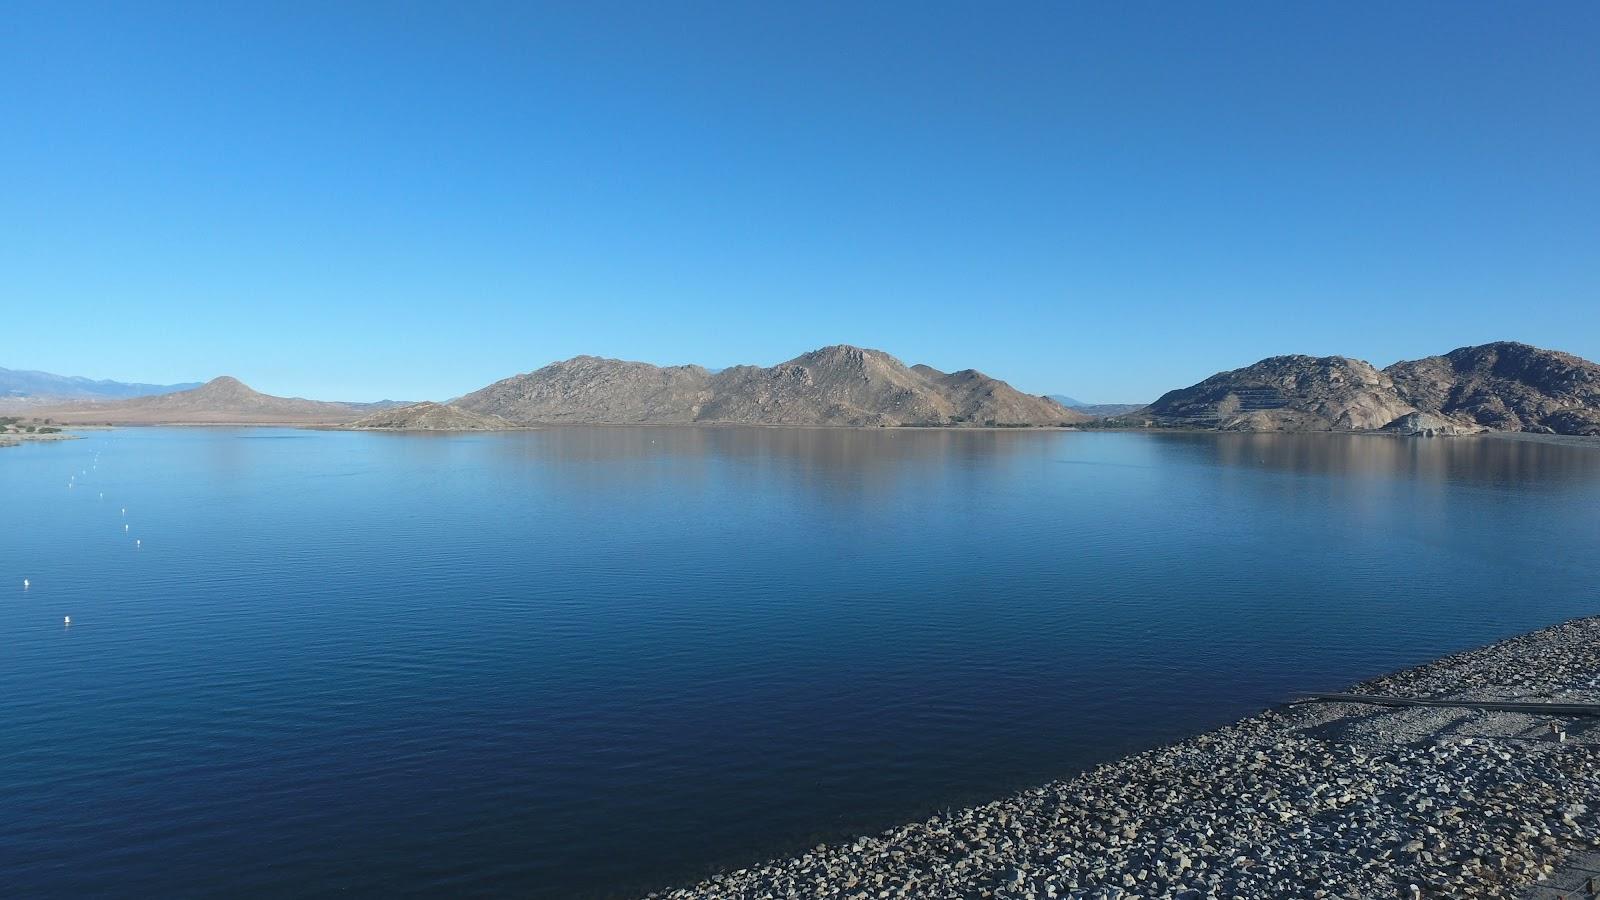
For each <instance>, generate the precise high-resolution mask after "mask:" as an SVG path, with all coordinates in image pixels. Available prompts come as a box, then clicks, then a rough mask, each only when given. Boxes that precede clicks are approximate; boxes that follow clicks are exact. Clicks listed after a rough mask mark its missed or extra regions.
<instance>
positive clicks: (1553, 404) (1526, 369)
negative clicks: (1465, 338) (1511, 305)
mask: <svg viewBox="0 0 1600 900" xmlns="http://www.w3.org/2000/svg"><path fill="white" fill-rule="evenodd" d="M1384 373H1385V374H1386V375H1388V376H1390V377H1391V378H1392V379H1393V380H1394V385H1395V388H1396V389H1397V390H1398V391H1399V393H1400V396H1401V397H1403V398H1405V400H1406V401H1407V402H1409V403H1411V404H1412V405H1414V406H1416V407H1417V408H1418V409H1426V410H1431V411H1437V412H1440V413H1443V414H1444V415H1447V416H1452V417H1454V418H1457V419H1462V420H1465V421H1469V422H1475V423H1477V424H1479V425H1482V426H1485V427H1487V428H1491V429H1494V430H1496V431H1537V432H1546V433H1550V432H1553V433H1556V434H1586V435H1600V365H1596V364H1594V363H1592V362H1589V361H1588V360H1586V359H1582V358H1580V357H1577V356H1573V355H1572V354H1570V353H1561V352H1559V351H1555V350H1541V349H1539V348H1538V347H1531V346H1529V345H1527V344H1518V343H1514V342H1510V341H1502V342H1500V343H1494V344H1484V345H1482V346H1478V347H1462V348H1460V349H1458V350H1452V351H1451V352H1449V353H1446V354H1445V355H1444V356H1430V357H1428V358H1427V359H1419V360H1413V361H1409V362H1399V363H1395V364H1394V365H1392V366H1390V367H1389V368H1387V369H1384Z"/></svg>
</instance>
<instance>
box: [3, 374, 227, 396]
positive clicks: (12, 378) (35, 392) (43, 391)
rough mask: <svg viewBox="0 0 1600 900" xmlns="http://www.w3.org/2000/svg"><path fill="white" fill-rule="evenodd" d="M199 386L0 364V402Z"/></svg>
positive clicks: (167, 391)
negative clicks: (64, 373) (47, 370)
mask: <svg viewBox="0 0 1600 900" xmlns="http://www.w3.org/2000/svg"><path fill="white" fill-rule="evenodd" d="M199 386H200V383H199V382H198V381H196V382H191V383H189V384H137V383H132V382H123V381H107V380H99V381H97V380H95V379H92V378H83V377H80V376H77V375H52V374H50V373H49V372H33V371H26V370H19V369H4V368H0V402H5V401H18V402H22V403H29V404H37V403H46V402H56V401H62V400H126V399H128V398H130V397H147V396H151V395H155V394H170V393H172V392H173V391H185V390H189V389H190V388H196V387H199Z"/></svg>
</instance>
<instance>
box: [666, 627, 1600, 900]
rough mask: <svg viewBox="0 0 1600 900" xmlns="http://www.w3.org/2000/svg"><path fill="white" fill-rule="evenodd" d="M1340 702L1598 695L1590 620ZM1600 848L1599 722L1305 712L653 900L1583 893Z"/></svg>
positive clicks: (1357, 708) (1461, 656)
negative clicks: (1558, 734)
mask: <svg viewBox="0 0 1600 900" xmlns="http://www.w3.org/2000/svg"><path fill="white" fill-rule="evenodd" d="M1348 690H1349V692H1350V693H1356V694H1383V695H1394V696H1403V697H1413V698H1428V699H1448V700H1492V701H1509V700H1527V701H1534V702H1555V701H1563V702H1574V703H1600V616H1593V617H1587V618H1580V619H1573V620H1570V621H1568V622H1563V623H1561V624H1558V625H1553V626H1550V627H1548V628H1543V629H1540V630H1538V631H1534V632H1530V633H1527V634H1523V635H1520V636H1517V637H1512V638H1508V639H1506V640H1502V641H1498V642H1496V643H1493V644H1490V645H1488V646H1485V647H1480V648H1477V649H1474V650H1468V651H1465V652H1462V653H1457V654H1453V655H1450V656H1445V657H1442V658H1440V659H1437V660H1434V661H1432V662H1429V663H1424V664H1422V665H1420V666H1416V667H1414V668H1411V669H1404V670H1401V671H1398V672H1393V673H1390V674H1388V675H1383V676H1379V677H1377V678H1374V679H1371V680H1368V681H1364V682H1361V683H1359V684H1356V685H1354V686H1352V687H1351V688H1349V689H1348ZM1552 722H1556V723H1558V724H1559V726H1560V727H1561V728H1562V729H1563V730H1564V733H1565V737H1564V740H1561V741H1559V742H1558V741H1556V740H1555V739H1554V737H1553V736H1552V733H1551V731H1550V729H1549V725H1550V724H1551V723H1552ZM1597 851H1600V717H1594V718H1583V717H1558V716H1551V715H1548V714H1535V713H1526V712H1503V711H1494V710H1483V709H1463V708H1450V707H1421V708H1388V707H1381V706H1374V705H1369V704H1364V703H1354V702H1318V703H1307V704H1298V705H1288V706H1283V707H1278V708H1274V709H1269V710H1267V711H1265V712H1263V713H1261V714H1259V715H1255V716H1251V717H1248V718H1245V719H1242V720H1240V721H1238V722H1235V723H1233V724H1231V725H1226V726H1223V727H1222V728H1218V729H1215V730H1213V731H1209V732H1206V733H1204V734H1200V735H1196V736H1194V737H1192V738H1188V739H1186V740H1182V741H1179V742H1177V743H1174V744H1170V745H1167V746H1163V747H1158V748H1155V749H1152V750H1147V751H1144V752H1142V753H1137V754H1134V755H1132V756H1127V757H1124V758H1122V759H1120V760H1116V761H1114V762H1111V763H1107V764H1105V765H1102V766H1099V767H1096V768H1094V769H1091V770H1089V771H1087V772H1085V773H1083V774H1081V775H1079V776H1077V777H1074V778H1070V779H1067V780H1064V781H1057V782H1051V783H1049V784H1046V785H1043V786H1040V787H1036V788H1032V789H1029V790H1025V791H1023V792H1021V793H1019V794H1015V795H1013V796H1010V797H1007V798H1005V799H1001V800H996V801H994V802H991V803H988V804H985V805H981V806H974V807H969V808H967V809H963V810H959V811H956V812H954V813H952V814H950V815H949V816H948V817H947V818H946V817H939V816H935V817H932V818H929V819H927V820H924V821H921V822H913V823H909V824H905V825H901V826H898V827H896V828H891V829H889V830H888V831H885V832H883V833H881V834H877V835H866V836H862V837H859V838H857V839H855V840H853V841H850V842H848V843H841V844H837V845H832V846H818V847H817V848H815V849H813V850H812V851H810V852H808V853H804V854H801V855H799V856H796V857H793V858H790V859H785V860H773V861H770V862H766V863H762V864H758V865H754V866H751V867H748V868H745V869H740V870H738V871H734V872H729V873H725V874H722V875H718V876H715V877H713V878H710V879H707V880H706V881H703V882H701V883H700V884H698V885H695V886H692V887H685V888H677V889H668V890H662V891H658V892H655V893H651V894H649V895H648V896H649V897H650V898H657V900H690V898H713V897H715V898H766V897H848V898H863V900H865V898H898V897H931V898H965V897H994V898H1040V897H1043V898H1080V897H1083V898H1115V897H1144V896H1172V897H1185V898H1188V897H1195V898H1198V897H1210V896H1226V897H1250V898H1253V897H1261V898H1266V897H1284V896H1303V897H1313V898H1315V897H1350V896H1360V897H1436V896H1493V897H1524V898H1545V897H1555V896H1557V895H1558V894H1562V893H1567V894H1570V895H1572V896H1588V895H1587V894H1585V893H1581V890H1580V889H1581V888H1583V887H1584V886H1585V884H1586V881H1587V878H1588V877H1589V876H1590V875H1593V874H1595V872H1594V871H1593V870H1594V869H1596V868H1600V866H1597V865H1596V863H1597V857H1596V852H1597Z"/></svg>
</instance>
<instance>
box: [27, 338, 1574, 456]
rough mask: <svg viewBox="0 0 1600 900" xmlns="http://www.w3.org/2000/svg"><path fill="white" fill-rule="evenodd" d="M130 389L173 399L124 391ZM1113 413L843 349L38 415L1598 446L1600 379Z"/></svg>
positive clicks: (1309, 395) (1166, 401)
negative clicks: (308, 396)
mask: <svg viewBox="0 0 1600 900" xmlns="http://www.w3.org/2000/svg"><path fill="white" fill-rule="evenodd" d="M0 371H5V370H0ZM29 374H37V373H29ZM47 377H48V378H56V376H47ZM65 380H66V381H74V382H76V381H87V379H65ZM91 383H92V384H103V383H97V382H91ZM174 387H178V386H174ZM120 389H159V388H158V386H151V385H124V386H119V387H118V388H111V390H120ZM1108 406H1109V407H1110V408H1109V409H1107V408H1106V407H1101V408H1100V409H1104V410H1105V411H1104V412H1101V413H1099V414H1098V415H1096V414H1094V413H1093V412H1089V411H1085V410H1080V409H1072V408H1070V407H1069V406H1067V405H1064V404H1062V403H1061V402H1059V400H1058V399H1056V398H1051V397H1040V396H1033V395H1029V394H1024V393H1022V392H1021V391H1018V390H1016V389H1015V388H1013V387H1011V386H1010V385H1008V384H1006V383H1005V382H1004V381H1000V380H999V379H996V378H993V377H990V376H988V375H985V374H984V373H982V372H978V371H976V370H974V369H965V370H962V371H959V372H942V371H940V370H938V369H934V368H932V367H930V366H926V365H913V366H907V365H905V364H904V363H902V362H901V361H900V360H898V359H896V358H895V357H893V356H890V355H889V354H887V353H884V352H883V351H881V350H870V349H864V348H860V347H852V346H848V345H843V344H841V345H836V346H831V347H824V348H822V349H820V350H814V351H812V352H810V353H805V354H802V355H800V356H797V357H795V358H794V359H791V360H789V361H788V362H784V363H779V364H778V365H775V366H771V367H761V366H731V367H729V368H726V369H721V370H717V371H711V370H709V369H705V368H702V367H700V366H692V365H687V366H655V365H651V364H649V363H641V362H627V361H623V360H617V359H606V358H602V357H596V356H578V357H574V358H572V359H568V360H563V361H560V362H555V363H551V364H549V365H547V366H544V367H543V368H540V369H536V370H534V371H532V372H527V373H524V374H520V375H514V376H512V377H510V378H506V379H503V380H501V381H497V382H495V383H493V384H490V385H488V386H486V387H483V388H481V389H479V390H476V391H473V392H472V393H469V394H466V395H465V396H462V397H459V398H457V399H455V400H453V401H450V402H449V403H443V404H441V403H420V404H411V405H406V404H400V403H396V402H393V401H384V402H381V403H330V402H324V401H317V400H305V399H300V398H285V397H274V396H271V395H268V394H262V393H259V392H257V391H254V390H251V389H250V388H248V387H246V386H245V385H244V384H242V383H240V382H239V381H238V380H237V379H234V378H229V377H227V376H223V377H221V378H216V379H213V380H212V381H209V382H207V383H205V384H203V385H200V386H197V387H192V388H188V389H184V390H175V391H171V392H167V393H162V394H154V395H146V396H134V397H129V398H127V399H103V400H83V399H79V400H77V401H76V402H58V403H56V404H54V405H49V404H34V405H32V406H30V407H29V408H28V413H29V415H31V416H33V417H36V418H42V417H50V418H52V419H53V420H54V421H55V422H57V423H61V424H88V423H94V424H99V423H114V424H158V423H172V424H182V423H194V424H221V423H231V424H269V423H270V424H290V425H337V426H341V427H349V428H360V429H384V430H494V429H501V428H512V427H519V426H529V425H559V424H617V425H644V424H652V425H654V424H680V425H688V424H746V425H820V426H924V427H935V426H936V427H982V426H991V427H1005V426H1016V427H1045V426H1071V425H1082V424H1093V425H1096V426H1099V427H1107V426H1110V427H1132V428H1138V427H1184V428H1200V429H1218V430H1229V431H1297V432H1303V431H1380V430H1387V431H1394V432H1400V433H1419V434H1464V433H1473V432H1477V431H1525V432H1544V433H1553V434H1570V435H1600V366H1597V365H1596V364H1595V363H1592V362H1590V361H1588V360H1585V359H1581V358H1579V357H1576V356H1573V355H1571V354H1567V353H1561V352H1558V351H1553V350H1542V349H1539V348H1537V347H1532V346H1529V345H1527V344H1519V343H1513V342H1499V343H1493V344H1484V345H1481V346H1476V347H1462V348H1460V349H1457V350H1453V351H1451V352H1450V353H1447V354H1444V355H1442V356H1431V357H1427V358H1425V359H1419V360H1411V361H1404V362H1398V363H1395V364H1394V365H1391V366H1389V367H1388V368H1385V369H1378V368H1376V367H1375V366H1373V365H1372V364H1370V363H1367V362H1364V361H1362V360H1358V359H1351V358H1348V357H1343V356H1322V357H1315V356H1274V357H1269V358H1268V359H1264V360H1261V361H1259V362H1256V363H1254V364H1252V365H1249V366H1245V367H1244V368H1240V369H1234V370H1231V371H1227V372H1220V373H1218V374H1216V375H1213V376H1211V377H1209V378H1206V379H1204V380H1203V381H1200V382H1199V383H1197V384H1194V385H1191V386H1189V387H1186V388H1180V389H1178V390H1174V391H1169V392H1168V393H1166V394H1164V395H1162V396H1161V397H1160V398H1159V399H1158V400H1156V401H1155V402H1154V403H1151V404H1149V405H1148V406H1144V407H1140V408H1135V409H1131V410H1130V408H1129V407H1128V406H1123V405H1108ZM1089 409H1090V410H1092V409H1095V408H1094V407H1090V408H1089Z"/></svg>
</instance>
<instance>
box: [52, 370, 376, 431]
mask: <svg viewBox="0 0 1600 900" xmlns="http://www.w3.org/2000/svg"><path fill="white" fill-rule="evenodd" d="M381 405H384V404H367V403H326V402H322V401H319V400H304V399H301V398H299V397H274V396H272V395H270V394H263V393H260V392H258V391H254V390H251V389H250V388H249V387H247V386H246V385H245V384H244V383H243V382H241V381H239V380H238V379H237V378H232V377H229V376H227V375H223V376H221V377H220V378H213V379H212V380H210V381H208V382H206V383H205V384H203V385H201V386H199V387H197V388H194V389H192V390H187V391H176V392H174V393H171V394H161V395H159V396H153V397H137V398H134V399H131V400H118V401H114V402H106V403H74V404H69V405H61V406H54V407H41V408H39V409H36V410H31V411H30V412H29V415H31V416H38V417H48V418H50V419H51V420H53V421H55V422H59V423H62V424H101V423H106V422H109V423H111V424H114V425H163V424H172V425H184V424H188V425H331V424H338V423H341V422H349V421H351V420H353V419H357V418H360V417H361V416H362V415H364V414H366V413H368V412H371V411H372V410H373V409H374V408H376V407H378V406H381Z"/></svg>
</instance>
